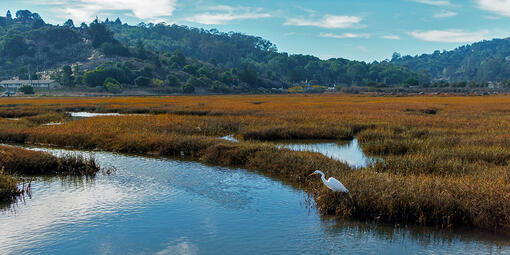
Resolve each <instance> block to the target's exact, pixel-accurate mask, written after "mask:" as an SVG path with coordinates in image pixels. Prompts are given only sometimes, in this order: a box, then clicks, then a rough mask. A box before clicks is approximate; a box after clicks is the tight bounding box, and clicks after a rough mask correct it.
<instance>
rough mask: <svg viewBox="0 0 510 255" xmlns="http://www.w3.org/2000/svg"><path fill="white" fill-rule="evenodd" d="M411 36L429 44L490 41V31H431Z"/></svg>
mask: <svg viewBox="0 0 510 255" xmlns="http://www.w3.org/2000/svg"><path fill="white" fill-rule="evenodd" d="M409 34H410V35H411V36H413V37H415V38H417V39H420V40H424V41H427V42H448V43H470V42H477V41H482V40H484V39H489V37H490V34H489V31H488V30H482V31H478V32H466V31H464V30H459V29H452V30H429V31H413V32H409Z"/></svg>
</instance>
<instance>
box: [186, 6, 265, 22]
mask: <svg viewBox="0 0 510 255" xmlns="http://www.w3.org/2000/svg"><path fill="white" fill-rule="evenodd" d="M208 9H209V10H211V11H213V12H204V13H200V14H197V15H194V16H192V17H190V18H188V19H186V20H187V21H190V22H195V23H200V24H204V25H222V24H226V23H228V22H229V21H233V20H246V19H262V18H269V17H271V14H269V13H264V12H262V9H261V8H247V7H232V6H227V5H219V6H214V7H209V8H208Z"/></svg>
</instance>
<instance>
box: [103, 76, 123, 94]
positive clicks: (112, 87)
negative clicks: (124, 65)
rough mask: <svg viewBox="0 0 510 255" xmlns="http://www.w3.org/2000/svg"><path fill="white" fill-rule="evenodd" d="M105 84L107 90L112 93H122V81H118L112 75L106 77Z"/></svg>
mask: <svg viewBox="0 0 510 255" xmlns="http://www.w3.org/2000/svg"><path fill="white" fill-rule="evenodd" d="M103 86H104V88H105V89H106V91H108V92H112V93H120V92H121V90H122V86H121V85H120V82H118V81H117V80H115V79H114V78H112V77H108V78H106V80H105V81H104V84H103Z"/></svg>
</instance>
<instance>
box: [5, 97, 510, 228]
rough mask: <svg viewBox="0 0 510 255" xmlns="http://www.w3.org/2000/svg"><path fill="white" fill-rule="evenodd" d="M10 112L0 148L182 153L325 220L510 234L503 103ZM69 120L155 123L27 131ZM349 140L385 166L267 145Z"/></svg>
mask: <svg viewBox="0 0 510 255" xmlns="http://www.w3.org/2000/svg"><path fill="white" fill-rule="evenodd" d="M254 102H263V103H254ZM7 105H8V106H7ZM11 110H12V111H15V112H17V113H34V112H35V114H26V115H21V114H18V116H22V119H21V120H19V121H13V120H7V119H0V141H3V142H17V143H32V144H50V145H56V146H60V147H73V148H86V149H102V150H108V151H118V152H126V153H142V154H160V155H168V156H179V155H182V154H184V155H188V156H192V157H193V158H194V159H195V160H200V161H202V162H205V163H211V164H218V165H225V166H236V167H243V168H248V169H253V170H256V171H259V172H261V173H264V174H268V175H270V176H272V177H274V178H278V179H281V180H285V181H293V182H299V183H301V184H303V187H304V188H305V189H307V190H309V191H310V192H312V193H313V194H314V195H315V198H316V201H317V203H318V206H319V209H320V210H321V212H323V213H325V214H332V215H336V216H338V217H350V218H358V219H363V220H375V221H381V222H395V223H414V224H421V225H436V226H440V227H444V228H447V227H454V226H459V225H470V226H474V227H478V228H484V229H490V230H494V231H501V232H510V169H509V165H510V164H509V163H510V135H508V130H510V97H508V96H493V97H492V96H491V97H425V96H423V97H421V96H420V97H363V96H338V95H314V96H306V95H300V96H208V97H134V98H79V99H77V98H72V99H71V98H57V99H49V98H45V99H5V100H0V116H11V115H10V114H9V113H8V112H9V111H11ZM71 110H79V111H82V110H89V111H97V112H119V113H149V115H138V116H136V115H131V116H110V117H96V118H90V119H76V120H69V119H66V120H67V122H66V123H65V124H64V125H59V126H43V125H38V123H41V121H39V122H38V121H30V118H33V119H38V118H40V119H46V120H47V119H49V118H48V117H46V116H42V115H43V114H52V116H55V115H53V114H55V113H57V114H61V113H64V112H66V111H71ZM151 113H155V114H157V115H150V114H151ZM29 115H31V116H32V117H25V116H29ZM39 115H41V116H40V117H37V116H39ZM52 118H53V117H52ZM228 134H234V135H235V136H236V137H238V138H243V140H241V142H240V143H232V142H228V141H223V140H221V139H218V138H217V137H220V136H225V135H228ZM354 136H356V137H357V138H358V139H359V141H360V144H361V146H362V148H363V150H364V151H365V153H367V154H370V155H374V156H376V157H377V158H380V159H381V161H379V162H377V163H376V164H374V165H373V166H369V167H367V168H362V169H358V170H356V169H352V168H350V167H349V166H347V165H346V164H343V163H341V162H338V161H335V160H333V159H329V158H327V157H325V156H323V155H320V154H317V153H311V152H295V151H290V150H287V149H278V148H276V147H275V146H273V145H271V144H269V143H264V142H263V141H268V140H278V139H336V140H342V139H351V138H352V137H354ZM315 169H321V170H323V171H324V172H325V173H326V175H327V176H334V177H336V178H338V179H339V180H341V181H342V182H343V183H344V184H345V186H346V187H348V189H349V190H350V191H351V196H346V195H343V194H338V193H333V192H330V191H329V190H327V189H326V188H325V187H323V185H321V183H320V182H319V180H318V179H314V178H307V175H308V174H310V173H311V172H313V171H314V170H315Z"/></svg>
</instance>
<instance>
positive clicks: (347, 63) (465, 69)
mask: <svg viewBox="0 0 510 255" xmlns="http://www.w3.org/2000/svg"><path fill="white" fill-rule="evenodd" d="M47 70H57V71H56V72H54V73H53V74H52V75H51V78H53V79H56V80H58V81H59V82H60V83H61V84H63V85H64V86H68V87H80V86H83V87H85V88H87V87H88V88H97V89H99V88H100V89H105V90H108V91H111V92H119V91H121V90H122V89H124V88H127V87H129V88H131V87H137V88H141V89H149V88H150V89H156V90H161V91H163V92H189V93H191V92H213V93H231V92H232V93H234V92H246V93H249V92H253V93H258V92H261V91H267V90H271V89H273V88H292V87H295V86H296V85H306V86H313V85H321V86H329V87H332V86H336V87H337V88H348V87H351V86H354V87H360V86H362V87H363V86H366V87H374V88H384V87H448V86H449V87H487V86H489V81H497V82H498V85H497V86H501V84H506V83H507V81H506V79H507V78H509V77H510V75H509V74H510V41H509V40H493V41H486V42H481V43H476V44H473V45H467V46H463V47H460V48H458V49H456V50H454V51H448V52H446V51H445V52H439V51H437V52H435V53H434V54H431V55H422V56H416V57H410V56H405V57H402V56H400V55H399V54H394V56H393V58H392V60H391V61H382V62H373V63H366V62H362V61H351V60H347V59H342V58H332V59H328V60H321V59H319V58H317V57H314V56H309V55H300V54H296V55H292V54H287V53H284V52H278V50H277V47H276V46H275V45H274V44H272V43H271V42H269V41H267V40H265V39H263V38H261V37H256V36H250V35H245V34H241V33H234V32H229V33H222V32H219V31H217V30H215V29H212V30H204V29H197V28H190V27H186V26H179V25H166V24H164V23H160V24H152V23H149V24H144V23H141V24H139V25H137V26H132V25H128V24H123V23H122V21H121V20H120V19H118V18H117V19H116V20H115V21H111V20H109V19H106V20H105V21H99V20H95V21H94V22H92V23H90V24H85V23H82V24H80V25H79V26H75V24H74V22H73V21H72V20H67V21H66V22H65V23H64V24H63V25H51V24H47V23H45V22H44V20H43V19H42V18H41V17H40V16H39V15H38V14H37V13H32V12H30V11H28V10H21V11H18V12H16V14H15V17H13V16H12V15H11V13H10V12H8V13H7V15H6V16H5V17H0V78H1V79H10V78H12V77H18V78H20V79H28V78H29V77H30V78H31V79H35V78H38V74H40V73H41V71H47ZM500 82H501V83H500ZM272 91H275V90H272Z"/></svg>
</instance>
